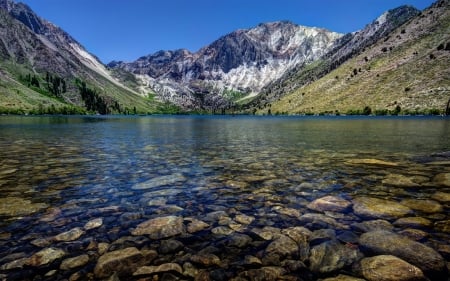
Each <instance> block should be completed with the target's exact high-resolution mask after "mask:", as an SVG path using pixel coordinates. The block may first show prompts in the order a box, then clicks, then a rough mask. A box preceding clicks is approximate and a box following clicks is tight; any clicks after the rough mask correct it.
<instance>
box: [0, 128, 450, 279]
mask: <svg viewBox="0 0 450 281" xmlns="http://www.w3.org/2000/svg"><path fill="white" fill-rule="evenodd" d="M26 120H28V119H26ZM39 120H42V119H39ZM70 120H72V119H70ZM70 120H69V121H70ZM108 120H109V119H108ZM108 120H107V121H103V122H97V123H94V124H92V122H91V123H89V124H87V125H86V127H84V125H83V126H81V125H78V123H75V124H70V126H68V127H67V131H62V132H61V130H62V129H64V128H66V126H67V125H65V124H63V125H61V124H59V123H58V124H56V125H51V126H48V125H45V127H44V128H47V127H48V132H47V134H48V135H47V136H46V137H37V135H38V134H39V136H41V135H43V133H42V124H39V126H40V127H39V131H38V130H36V134H35V133H34V132H35V131H33V129H34V128H35V127H31V129H30V128H28V131H31V133H29V134H28V135H25V136H26V138H20V137H16V139H15V140H13V141H11V138H10V137H9V138H8V139H7V138H6V137H5V138H2V137H0V144H2V145H5V144H7V147H8V150H5V151H3V152H2V154H1V155H0V167H1V168H0V188H1V191H2V195H1V196H0V217H1V220H0V254H1V255H0V280H7V281H9V280H36V281H37V280H70V281H75V280H109V281H117V280H140V281H145V280H149V281H150V280H152V281H153V280H166V281H167V280H235V281H238V280H255V281H256V280H268V281H269V280H299V281H312V280H326V281H338V280H339V281H343V280H348V281H352V280H354V281H356V280H368V281H374V280H393V281H394V280H396V281H398V280H405V281H406V280H411V281H412V280H442V281H444V280H450V279H449V265H450V214H449V210H450V152H448V151H447V152H446V151H445V150H442V149H441V150H437V149H439V147H441V148H442V147H445V142H446V141H448V139H447V136H448V135H447V136H445V137H444V138H443V143H444V145H441V146H437V145H435V146H431V145H432V144H431V143H430V142H427V144H426V146H427V147H431V149H433V150H435V149H436V148H437V149H436V150H435V152H426V153H424V152H422V151H423V147H422V146H418V145H419V144H418V143H419V142H417V143H416V142H415V143H413V144H408V142H407V140H404V139H402V142H403V143H405V144H406V145H407V146H408V150H409V151H408V152H404V151H398V152H397V151H394V150H396V149H397V148H398V147H399V146H398V143H395V141H390V140H389V141H387V142H386V143H382V144H381V145H382V146H383V147H384V149H377V148H376V147H370V149H369V148H367V149H366V150H363V149H362V147H363V146H360V145H359V144H358V141H357V140H358V139H357V138H355V142H354V143H353V144H350V142H348V140H347V139H345V140H344V141H345V144H346V146H345V147H344V146H342V147H340V148H339V149H337V146H336V145H337V144H338V143H337V141H336V140H335V139H332V140H331V141H330V140H329V137H324V139H323V140H324V141H323V142H322V143H319V144H318V145H317V146H318V147H320V148H315V147H310V146H308V144H307V143H306V144H305V143H302V140H301V139H300V137H299V136H298V137H296V138H292V137H290V138H287V139H285V137H284V135H282V134H274V135H265V134H267V130H266V131H262V129H261V128H262V127H258V126H255V124H259V123H251V126H250V125H249V126H247V127H246V126H244V125H245V123H243V122H245V121H246V120H239V121H240V123H238V122H236V123H232V124H231V123H230V122H234V121H228V119H227V120H224V121H223V122H224V124H225V125H230V124H231V125H233V126H236V127H233V130H231V131H233V132H235V131H236V130H237V128H243V129H242V130H243V131H237V133H236V134H234V133H233V134H229V135H227V134H226V132H224V131H221V132H220V133H221V134H220V136H226V137H224V138H223V139H222V138H220V137H217V135H214V134H213V133H214V132H215V130H216V128H219V127H220V128H224V127H225V128H226V126H224V124H221V126H217V124H216V123H212V125H211V126H210V125H209V124H210V123H206V125H205V124H204V123H202V122H203V120H193V121H190V120H189V122H196V123H194V124H195V126H199V124H198V123H200V125H201V126H200V129H201V130H198V131H197V132H199V133H198V135H194V136H192V135H191V134H192V132H193V131H195V130H194V129H193V126H187V125H186V123H184V124H183V123H182V122H183V121H184V119H182V120H177V123H176V124H182V126H180V127H179V128H178V129H177V130H174V131H170V129H168V128H165V129H161V128H159V127H157V128H156V129H153V127H152V126H154V125H152V126H150V125H147V123H144V124H137V125H136V128H134V127H133V130H132V132H134V133H135V134H136V135H135V136H134V137H133V138H130V135H131V134H130V130H129V127H130V126H131V125H130V123H131V124H136V123H137V121H136V120H134V119H133V120H131V121H130V120H129V119H124V120H125V121H123V120H122V119H121V122H123V126H122V123H118V122H116V121H114V122H109V121H108ZM139 120H141V119H139ZM272 120H275V121H276V120H277V119H270V120H269V121H268V122H269V123H268V124H269V125H270V124H272V123H270V122H275V121H272ZM169 121H170V120H169ZM250 121H251V122H253V121H252V120H250ZM250 121H249V122H250ZM108 122H109V123H108ZM143 122H159V123H158V124H159V125H161V126H166V124H167V122H168V121H167V119H163V120H159V119H157V120H156V121H154V120H153V119H144V120H143ZM186 122H187V121H186ZM208 122H209V121H208ZM216 122H219V121H216ZM220 122H222V121H220ZM255 122H262V121H255ZM276 122H278V121H276ZM283 122H284V123H282V124H286V122H287V121H286V120H284V121H283ZM314 122H315V121H314ZM383 122H386V121H383ZM298 123H299V122H298V121H295V122H292V124H291V123H289V124H288V125H294V124H295V125H297V124H298ZM83 124H84V123H83ZM152 124H153V123H152ZM188 124H191V123H188ZM243 124H244V125H243ZM278 124H279V123H276V124H274V125H276V126H273V127H271V128H272V130H276V128H280V126H279V125H278ZM302 124H304V123H302ZM371 124H372V123H371ZM395 124H396V123H395ZM402 124H404V123H402ZM445 124H446V123H445ZM138 125H139V126H138ZM231 125H230V126H231ZM337 125H338V124H337V123H336V122H335V123H333V126H332V127H327V130H329V129H328V128H334V127H336V126H337ZM350 125H352V123H350V121H347V123H345V126H347V128H348V127H349V126H350ZM355 125H358V129H359V123H358V124H355ZM33 126H34V125H33ZM52 126H60V127H58V130H55V129H54V127H52ZM95 126H101V127H95ZM133 126H134V125H133ZM146 126H147V127H146ZM170 126H173V125H172V123H171V124H170ZM170 126H169V128H171V127H170ZM205 126H206V127H205ZM264 126H267V123H266V124H264ZM314 126H315V127H314V128H317V126H318V124H317V123H314ZM414 126H416V123H414ZM10 127H11V126H10ZM10 127H6V129H5V128H3V129H2V132H3V133H4V134H3V136H8V134H9V132H10V131H8V130H9V128H10ZM185 127H187V128H188V129H186V130H185V131H183V128H185ZM426 127H427V128H428V127H430V126H426ZM21 128H23V125H21V126H20V127H19V129H21ZM77 128H78V129H77ZM89 128H92V130H93V131H95V132H97V135H95V134H93V133H92V134H89V133H87V130H88V129H89ZM142 128H144V129H142ZM250 128H254V130H255V131H253V132H251V131H250ZM314 128H312V127H311V128H310V129H309V130H306V129H305V130H297V131H299V132H314V131H313V129H314ZM383 128H386V127H385V125H384V127H383ZM13 129H14V130H13V131H14V133H15V134H16V133H17V134H18V135H19V136H21V135H22V134H24V131H23V130H18V129H16V128H15V127H14V128H13ZM113 129H114V130H115V131H114V130H113ZM149 129H152V131H154V132H158V134H162V133H160V132H167V133H166V134H168V132H171V134H173V135H165V134H162V135H161V136H160V137H159V138H158V139H157V138H156V137H157V136H158V135H157V134H155V135H149V134H148V133H147V132H148V131H149ZM77 130H78V131H79V135H77V134H78V132H77ZM205 130H210V132H208V134H204V133H201V132H205ZM257 130H261V131H262V132H263V134H264V135H263V134H260V135H258V134H257ZM396 130H398V129H397V127H396ZM396 130H392V131H387V132H388V133H389V134H391V132H397V131H396ZM110 131H114V138H112V137H110V134H109V133H108V132H110ZM245 131H249V132H250V134H249V135H246V134H245ZM289 131H290V132H292V128H291V127H289ZM385 131H386V130H385ZM412 131H414V130H412ZM74 132H76V134H75V135H70V134H74ZM99 132H101V133H102V134H103V135H102V136H101V137H99V136H98V135H99V134H100V133H99ZM377 132H383V131H377ZM290 134H291V135H292V133H290ZM303 134H304V133H303ZM365 134H367V132H366V133H365ZM392 134H393V133H392ZM395 134H397V133H395ZM402 134H403V132H402ZM67 135H70V137H67ZM141 135H142V137H141ZM332 135H336V133H334V132H332ZM429 135H431V134H429ZM444 135H445V134H444ZM60 136H63V137H60ZM89 136H92V137H91V138H89ZM94 136H95V137H94ZM175 136H178V137H179V138H180V140H179V141H175V142H174V140H176V137H175ZM211 136H214V137H211ZM235 136H240V137H238V138H236V137H235ZM250 136H251V137H250ZM271 136H273V137H271ZM374 136H376V134H372V135H371V138H374ZM384 137H385V136H383V138H384ZM327 138H328V139H327ZM411 139H412V138H411ZM416 139H417V138H416ZM192 140H195V141H192ZM210 140H214V142H213V141H210ZM316 140H317V138H316ZM419 140H420V139H419ZM363 142H364V144H362V145H364V146H365V145H366V144H367V143H370V142H369V141H368V140H365V139H362V140H361V143H363ZM421 142H422V143H423V142H424V141H423V140H421ZM374 143H375V142H374ZM389 143H392V145H393V146H394V148H395V149H393V150H389V149H386V147H387V148H388V145H389ZM424 145H425V144H424ZM447 145H448V143H447ZM352 146H354V147H352ZM5 147H6V146H5ZM411 147H412V148H411ZM414 149H417V150H418V151H417V153H414V152H413V150H414Z"/></svg>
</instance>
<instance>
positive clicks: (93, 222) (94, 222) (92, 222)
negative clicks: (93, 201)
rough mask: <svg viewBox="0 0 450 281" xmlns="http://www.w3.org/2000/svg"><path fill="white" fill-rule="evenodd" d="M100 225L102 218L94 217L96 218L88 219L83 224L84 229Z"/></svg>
mask: <svg viewBox="0 0 450 281" xmlns="http://www.w3.org/2000/svg"><path fill="white" fill-rule="evenodd" d="M102 225H103V218H96V219H93V220H90V221H88V222H87V223H86V224H85V225H84V230H91V229H94V228H98V227H100V226H102Z"/></svg>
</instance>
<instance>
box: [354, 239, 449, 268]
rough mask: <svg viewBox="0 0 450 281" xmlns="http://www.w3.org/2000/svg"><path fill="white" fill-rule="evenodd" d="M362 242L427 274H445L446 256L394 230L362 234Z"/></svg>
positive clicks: (370, 249)
mask: <svg viewBox="0 0 450 281" xmlns="http://www.w3.org/2000/svg"><path fill="white" fill-rule="evenodd" d="M359 242H360V244H361V246H363V247H364V248H366V249H367V250H369V251H371V252H373V253H375V254H381V255H393V256H396V257H398V258H400V259H403V260H404V261H406V262H409V263H411V264H413V265H415V266H417V267H418V268H420V269H421V270H422V271H423V273H425V274H426V275H427V276H440V277H442V276H445V275H446V274H447V268H446V264H445V260H444V258H443V257H442V256H441V255H440V254H439V253H438V252H436V251H435V250H433V249H432V248H430V247H428V246H425V245H424V244H421V243H419V242H416V241H412V240H410V239H408V238H406V237H404V236H401V235H398V234H395V233H393V232H389V231H384V230H378V231H372V232H367V233H364V234H363V235H361V238H360V241H359Z"/></svg>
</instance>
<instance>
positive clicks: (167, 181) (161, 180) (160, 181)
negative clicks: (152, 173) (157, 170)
mask: <svg viewBox="0 0 450 281" xmlns="http://www.w3.org/2000/svg"><path fill="white" fill-rule="evenodd" d="M185 180H186V177H185V176H183V175H182V174H180V173H176V174H173V175H165V176H159V177H155V178H152V179H150V180H148V181H145V182H140V183H137V184H135V185H133V186H132V187H131V189H135V190H141V189H150V188H155V187H160V186H165V185H172V184H176V183H179V182H183V181H185Z"/></svg>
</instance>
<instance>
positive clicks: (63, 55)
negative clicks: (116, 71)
mask: <svg viewBox="0 0 450 281" xmlns="http://www.w3.org/2000/svg"><path fill="white" fill-rule="evenodd" d="M0 35H1V36H0V58H1V60H0V78H1V82H0V83H1V84H0V91H1V92H2V95H1V96H0V109H1V111H8V110H9V111H14V110H18V111H19V112H20V111H22V112H27V111H33V110H36V109H39V110H41V111H42V110H43V109H46V108H47V109H48V108H52V109H53V110H56V111H58V108H64V110H75V109H76V110H78V111H80V110H81V109H82V108H84V109H88V110H92V111H97V112H100V113H111V112H124V111H127V110H131V109H133V110H134V109H135V111H142V112H148V111H152V110H154V108H155V105H154V104H152V102H149V101H148V100H147V99H146V98H144V97H142V96H141V95H140V94H138V93H137V92H135V91H134V90H131V89H130V88H128V87H126V86H124V85H123V84H122V83H121V82H119V81H118V80H117V79H115V78H114V77H113V76H112V75H111V73H110V72H109V71H108V70H107V68H106V67H105V66H104V65H103V64H102V63H101V62H100V61H99V60H98V59H97V57H95V56H94V55H92V54H90V53H89V52H88V51H86V49H85V48H84V47H83V46H82V45H81V44H79V43H78V42H77V41H76V40H75V39H74V38H72V37H71V36H70V35H69V34H67V33H66V32H64V31H63V30H62V29H60V28H59V27H57V26H55V25H54V24H52V23H50V22H48V21H46V20H44V19H42V18H40V17H39V16H37V15H36V14H35V13H34V12H33V11H32V10H31V9H30V8H29V7H28V6H27V5H25V4H23V3H15V2H13V1H11V0H0Z"/></svg>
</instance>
